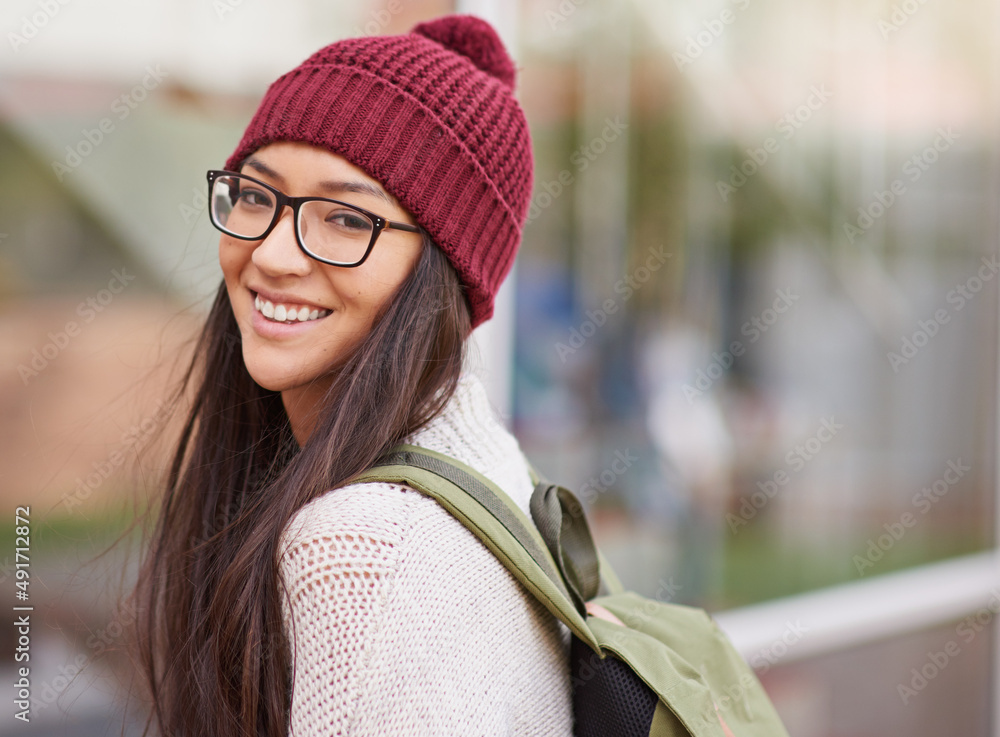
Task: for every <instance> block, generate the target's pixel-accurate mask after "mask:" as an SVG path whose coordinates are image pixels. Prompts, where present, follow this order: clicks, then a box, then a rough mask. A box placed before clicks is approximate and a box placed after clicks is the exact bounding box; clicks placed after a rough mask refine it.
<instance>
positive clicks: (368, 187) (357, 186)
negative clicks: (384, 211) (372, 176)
mask: <svg viewBox="0 0 1000 737" xmlns="http://www.w3.org/2000/svg"><path fill="white" fill-rule="evenodd" d="M316 186H318V187H319V188H320V189H322V190H325V191H327V192H330V193H332V194H338V193H340V192H354V193H356V194H367V195H371V196H372V197H378V198H379V199H381V200H383V201H384V202H385V203H386V204H387V205H391V206H393V207H397V204H396V203H395V202H394V201H393V200H392V198H390V197H389V195H388V194H387V193H386V192H385V190H384V189H382V188H381V187H379V186H377V185H375V184H370V183H369V182H359V181H352V182H343V181H333V180H325V181H322V182H319V183H318V184H317V185H316Z"/></svg>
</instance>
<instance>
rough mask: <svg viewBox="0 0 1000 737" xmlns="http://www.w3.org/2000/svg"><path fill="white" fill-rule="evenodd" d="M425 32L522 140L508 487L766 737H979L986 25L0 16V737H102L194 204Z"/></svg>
mask: <svg viewBox="0 0 1000 737" xmlns="http://www.w3.org/2000/svg"><path fill="white" fill-rule="evenodd" d="M455 11H459V12H472V13H476V14H479V15H482V16H483V17H486V18H487V19H489V20H490V21H492V22H493V23H494V24H495V25H496V26H497V27H498V28H499V29H500V31H501V33H502V35H503V36H504V39H505V41H506V42H507V44H508V46H509V48H510V49H511V51H512V54H513V55H514V57H515V58H516V60H517V62H518V65H519V68H520V76H519V87H518V95H519V98H520V100H521V102H522V104H523V105H524V108H525V110H526V112H527V115H528V119H529V122H530V124H531V128H532V135H533V139H534V149H535V156H536V169H535V185H534V193H533V198H532V205H531V210H530V212H529V216H528V224H527V225H526V227H525V231H524V241H523V245H522V249H521V253H520V256H519V258H518V263H517V266H516V270H515V272H514V274H513V276H512V278H511V279H510V280H509V282H508V283H507V284H506V285H505V288H504V291H503V293H502V295H503V296H502V299H501V301H500V304H499V306H498V311H497V317H496V318H495V319H494V320H493V321H492V322H491V323H489V324H488V325H487V326H486V327H485V328H484V329H481V330H480V331H478V335H477V339H478V344H479V351H478V352H479V361H480V363H481V367H482V370H483V371H484V372H485V373H486V374H487V375H488V377H489V381H490V390H491V393H492V396H493V400H494V403H495V404H496V406H497V408H498V409H499V410H500V411H501V413H502V414H503V415H504V416H505V418H506V419H507V421H508V422H509V424H510V425H511V427H512V428H513V429H514V431H515V433H516V434H517V436H518V438H519V439H520V441H521V443H522V446H523V448H524V449H525V451H526V453H527V454H528V455H529V457H531V458H532V459H534V460H535V462H536V463H537V465H538V466H539V467H540V468H541V470H542V471H543V472H545V473H546V474H547V475H548V476H549V477H551V478H554V479H556V480H558V481H560V482H561V483H563V484H564V485H566V486H569V487H571V488H572V489H573V490H574V491H575V492H576V493H577V495H578V496H580V497H581V498H582V499H583V500H584V502H585V504H586V505H587V507H588V513H589V516H590V519H591V521H592V526H593V528H594V532H595V535H596V536H597V538H598V542H599V544H600V545H601V546H602V547H603V548H604V549H605V551H606V552H607V554H608V556H609V558H610V559H611V561H612V562H613V564H614V565H615V567H616V569H617V571H618V573H619V574H620V576H621V578H622V579H623V581H624V583H625V584H626V585H627V586H629V587H631V588H634V589H636V590H638V591H640V592H641V593H643V594H645V595H647V596H650V597H654V598H657V599H659V600H661V601H673V602H678V603H685V604H695V605H698V606H703V607H706V608H708V609H709V610H710V611H712V612H713V613H716V614H717V616H718V619H719V621H720V623H721V624H722V625H723V627H724V628H725V629H726V630H727V631H728V632H729V633H730V635H731V636H732V637H733V639H734V641H735V642H736V643H737V645H738V646H739V648H740V649H741V651H742V652H743V653H744V655H745V656H746V657H747V659H748V660H749V661H750V663H751V665H753V666H754V667H755V668H756V669H757V672H758V674H759V675H760V677H761V679H762V681H763V682H764V684H765V687H766V688H767V689H768V691H769V693H770V694H771V696H772V698H773V700H774V702H775V704H776V706H777V707H778V710H779V712H780V713H781V714H782V716H783V718H784V719H785V721H786V723H787V726H788V728H789V731H790V733H791V734H792V735H794V736H796V737H798V736H801V737H813V736H816V737H867V736H869V735H885V734H907V735H909V736H910V737H920V736H922V735H940V734H963V735H1000V723H998V715H997V713H995V712H994V709H995V708H996V704H997V703H1000V698H998V686H997V679H996V676H995V671H996V665H997V663H998V657H1000V639H998V638H997V637H995V630H996V626H997V625H996V621H995V616H996V614H997V613H998V612H1000V574H998V570H1000V568H998V566H997V564H996V560H997V557H996V554H995V550H996V544H997V543H996V539H997V538H996V531H997V507H996V499H997V473H996V463H997V453H996V448H997V433H996V427H997V413H998V406H1000V396H998V394H1000V392H998V360H997V357H998V342H997V335H998V323H997V315H998V304H997V281H998V278H997V277H998V273H1000V260H998V259H1000V254H998V248H997V244H998V238H997V236H998V232H997V231H998V224H1000V220H998V212H997V207H996V203H997V201H998V194H1000V192H998V188H1000V181H998V174H1000V166H998V163H1000V162H998V150H997V133H998V131H997V120H998V115H997V114H998V109H1000V74H998V72H1000V67H998V62H1000V58H998V51H997V48H998V44H997V43H996V41H997V30H996V29H997V27H998V26H997V21H998V20H1000V17H998V16H1000V4H998V3H996V2H987V1H986V0H968V1H967V2H964V3H961V4H950V5H949V4H944V3H941V2H934V1H933V0H930V1H928V0H891V1H890V0H878V1H876V2H860V1H858V0H853V1H850V0H822V1H820V2H812V3H800V2H792V1H791V0H773V1H772V2H768V3H762V2H758V1H757V0H719V1H715V0H712V1H710V2H694V1H693V0H681V1H680V2H675V3H663V2H658V1H657V0H628V1H627V2H622V1H618V2H612V1H611V0H520V1H519V2H514V1H513V0H511V1H510V2H504V3H501V2H499V1H498V0H494V1H492V2H491V1H488V0H480V1H479V2H475V1H473V0H469V1H468V2H450V1H445V0H440V1H437V0H372V1H371V2H366V1H362V0H358V1H357V2H346V1H344V2H341V1H328V2H323V1H322V0H289V1H288V2H284V3H280V4H279V3H275V2H270V3H267V2H264V0H171V1H170V2H167V1H166V0H160V1H159V2H144V3H127V2H122V1H121V0H72V1H70V0H7V1H6V2H5V3H4V10H3V13H2V15H0V18H2V28H0V30H2V31H3V35H4V38H5V39H6V41H5V43H4V44H2V45H3V48H0V418H2V420H3V421H2V423H0V437H2V441H3V442H0V468H2V470H3V473H2V474H0V500H2V503H3V505H4V507H3V509H4V510H5V513H6V514H7V515H9V517H8V519H9V520H10V523H9V524H8V525H5V526H3V527H2V528H0V542H2V545H3V548H2V549H0V561H2V562H0V596H3V597H4V598H3V601H9V602H11V603H12V605H16V604H17V602H16V599H15V595H16V592H17V589H16V587H15V584H16V582H17V579H16V573H15V571H16V562H17V559H16V553H15V545H16V543H15V521H14V515H15V509H16V508H17V507H19V506H29V507H30V513H29V516H30V522H31V546H30V547H31V549H30V560H31V567H30V572H31V578H30V579H29V580H30V597H31V598H30V602H31V603H32V604H33V605H34V606H35V610H34V611H33V612H32V620H31V622H32V631H31V638H32V639H31V643H32V645H31V648H32V649H31V665H32V669H31V672H32V695H31V701H32V721H31V723H30V725H23V724H22V723H21V722H19V721H18V720H16V719H15V718H14V714H13V711H15V710H16V709H15V708H14V707H13V706H12V705H10V700H9V699H8V700H6V701H5V703H7V704H8V706H5V707H3V710H2V711H0V735H3V734H8V733H9V734H21V733H24V734H38V735H57V734H58V735H62V734H74V735H84V734H94V735H98V734H111V733H115V734H117V733H118V732H119V730H120V728H121V726H122V723H123V720H124V723H125V725H126V729H127V733H131V732H128V730H131V729H133V727H132V726H131V725H132V720H133V718H134V716H133V715H132V713H131V712H130V713H129V714H128V715H125V714H124V713H123V703H124V696H125V694H127V692H128V689H129V684H130V679H131V675H130V673H131V671H130V667H129V663H128V660H127V658H126V657H125V656H124V654H123V653H122V651H121V632H122V628H123V626H124V625H127V624H128V623H129V622H130V621H131V619H132V618H134V612H129V611H125V610H123V609H122V607H120V606H118V604H117V595H118V593H120V591H121V590H122V588H123V587H124V588H127V586H128V583H129V574H130V572H131V570H132V565H133V564H134V562H135V557H136V555H137V550H136V548H135V547H134V546H132V547H129V546H128V545H125V546H117V547H116V548H114V549H113V550H112V552H109V553H107V554H106V555H100V554H101V553H102V552H103V551H105V550H106V549H107V547H108V545H109V544H110V543H111V542H112V541H113V540H114V539H115V538H116V536H118V535H120V534H122V532H123V531H124V530H125V529H126V526H127V524H128V522H129V520H130V519H131V516H132V515H134V514H135V512H136V510H137V509H141V508H142V507H143V505H144V501H143V500H144V499H148V498H149V497H148V494H149V493H150V489H149V484H147V483H144V481H146V480H147V477H146V476H145V475H144V474H146V473H155V470H156V468H157V462H158V461H157V459H158V458H161V457H162V456H161V455H158V453H157V449H156V448H155V447H154V439H155V438H156V437H157V436H158V434H159V433H160V432H161V431H162V430H165V429H169V428H166V427H165V423H166V419H165V418H164V417H163V413H162V412H161V411H160V408H161V406H162V405H161V401H162V398H163V396H164V395H165V391H166V387H167V386H168V385H169V382H170V380H171V378H172V377H174V376H175V373H174V371H175V368H176V365H175V359H176V358H177V356H182V355H183V354H184V353H183V352H184V346H185V345H186V342H185V341H186V340H188V339H189V337H190V335H191V333H192V331H193V330H194V329H195V328H196V326H197V325H198V322H199V319H200V318H201V316H202V315H203V314H204V312H205V310H206V309H207V304H208V302H207V300H208V298H209V296H210V295H211V294H212V292H213V291H214V289H215V287H216V286H217V284H218V283H219V280H220V278H221V277H220V272H219V270H218V265H217V262H216V251H215V248H216V244H217V242H218V240H217V235H218V234H217V232H216V231H214V230H213V229H212V227H211V225H210V224H209V223H208V220H207V217H206V214H205V204H206V201H205V194H206V192H205V190H206V186H205V178H204V172H205V170H206V169H209V168H215V167H218V166H221V165H222V163H223V162H224V161H225V158H226V157H227V156H228V154H229V153H230V152H231V151H232V150H233V148H234V147H235V145H236V143H237V141H238V139H239V136H240V134H241V132H242V130H243V128H244V127H245V125H246V123H247V122H248V121H249V118H250V116H251V114H252V113H253V110H254V109H255V107H256V104H257V102H258V101H259V99H260V97H261V95H262V94H263V92H264V90H265V89H266V86H267V84H268V83H270V81H272V80H273V79H274V78H276V77H277V76H278V75H280V74H281V73H283V72H285V71H287V69H289V68H291V67H292V66H294V65H296V64H298V63H299V62H300V61H301V60H302V59H304V58H305V57H306V56H308V55H309V54H311V53H312V52H313V51H315V50H316V49H318V48H320V47H321V46H323V45H326V44H328V43H330V42H332V41H334V40H337V39H339V38H344V37H348V36H356V35H364V34H382V33H402V32H405V31H407V30H408V29H409V28H410V27H411V26H412V25H413V24H414V23H416V22H418V21H420V20H424V19H427V18H431V17H434V16H437V15H441V14H445V13H449V12H455ZM139 456H143V457H146V458H147V462H146V463H145V464H140V465H138V466H137V465H136V464H135V460H136V458H137V457H139ZM133 538H134V535H133V536H131V537H129V538H126V541H132V542H134V539H133ZM98 556H99V557H98ZM16 639H17V632H16V631H15V629H14V628H13V627H12V626H9V627H8V626H2V627H0V662H2V663H3V668H2V670H3V679H2V680H3V681H4V682H7V679H8V677H9V678H10V681H11V682H13V681H14V680H16V676H15V666H16V665H17V663H15V661H14V653H15V647H16V645H17V642H16ZM8 710H10V714H9V715H8V713H7V712H8Z"/></svg>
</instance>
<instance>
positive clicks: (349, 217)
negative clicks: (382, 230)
mask: <svg viewBox="0 0 1000 737" xmlns="http://www.w3.org/2000/svg"><path fill="white" fill-rule="evenodd" d="M326 222H327V223H329V224H330V225H334V226H336V227H337V228H340V229H341V230H345V231H350V232H359V231H368V230H371V227H372V226H371V223H370V222H369V221H368V219H367V218H366V217H364V216H363V215H359V214H358V213H356V212H353V211H352V210H333V211H331V212H330V213H329V214H328V215H327V216H326Z"/></svg>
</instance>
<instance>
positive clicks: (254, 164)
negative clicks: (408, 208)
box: [244, 156, 398, 207]
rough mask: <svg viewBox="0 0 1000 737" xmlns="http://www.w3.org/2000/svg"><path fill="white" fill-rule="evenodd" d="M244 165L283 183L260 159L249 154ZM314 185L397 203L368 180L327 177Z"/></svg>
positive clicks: (331, 191) (333, 191) (338, 192)
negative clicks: (340, 179) (343, 179)
mask: <svg viewBox="0 0 1000 737" xmlns="http://www.w3.org/2000/svg"><path fill="white" fill-rule="evenodd" d="M244 166H249V167H250V168H251V169H253V170H254V171H257V172H259V173H261V174H264V175H266V176H268V177H270V178H271V179H273V180H275V181H276V182H278V183H279V184H282V185H283V184H284V183H285V178H284V177H283V176H281V175H280V174H279V173H278V172H276V171H275V170H274V169H272V168H271V167H269V166H268V165H267V164H265V163H264V162H263V161H261V160H260V159H257V158H254V157H252V156H251V157H250V158H249V159H247V160H246V162H245V163H244ZM316 186H317V187H318V188H319V189H322V190H325V191H326V192H330V193H331V194H340V193H341V192H354V193H355V194H367V195H371V196H373V197H378V198H379V199H380V200H383V201H384V202H385V203H386V204H388V205H391V206H393V207H398V203H396V202H395V201H394V200H393V199H392V198H391V197H390V196H389V195H388V193H387V192H386V191H385V190H384V189H382V188H381V187H379V186H378V185H377V184H372V183H370V182H362V181H350V182H347V181H338V180H332V179H328V180H324V181H322V182H318V183H317V185H316Z"/></svg>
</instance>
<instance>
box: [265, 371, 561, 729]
mask: <svg viewBox="0 0 1000 737" xmlns="http://www.w3.org/2000/svg"><path fill="white" fill-rule="evenodd" d="M408 442H410V443H412V444H414V445H419V446H421V447H424V448H428V449H430V450H435V451H439V452H441V453H446V454H447V455H449V456H452V457H454V458H456V459H458V460H460V461H462V462H463V463H465V464H467V465H469V466H471V467H472V468H474V469H476V470H478V471H479V472H480V473H482V474H483V475H484V476H486V477H487V478H489V479H490V480H492V481H493V482H494V483H496V484H497V485H498V486H499V487H500V488H501V489H503V490H505V491H506V492H507V493H508V494H509V495H510V497H511V498H512V499H513V500H514V501H515V502H516V503H517V504H518V506H520V507H521V509H522V510H524V512H525V513H526V514H528V502H529V499H530V498H531V492H532V489H533V487H532V484H531V481H530V478H529V475H528V467H527V462H526V460H525V458H524V455H523V454H522V453H521V450H520V448H519V446H518V444H517V441H516V440H515V439H514V437H513V436H512V435H510V433H508V432H507V431H506V430H505V429H504V427H503V426H502V425H501V424H500V422H499V421H498V419H497V417H496V415H495V413H494V411H493V408H492V406H491V405H490V403H489V400H488V399H487V396H486V391H485V389H484V387H483V386H482V384H481V383H480V382H479V380H478V379H477V378H475V377H474V376H472V375H470V374H466V375H465V376H463V378H462V380H461V382H460V384H459V387H458V391H457V392H456V394H455V396H454V398H453V399H452V400H451V401H450V402H449V404H448V405H447V406H446V408H445V409H444V411H443V413H442V414H441V415H440V416H439V417H437V418H436V419H435V420H434V421H433V422H432V423H431V424H430V425H429V426H428V427H426V428H425V429H423V430H421V431H420V432H418V433H416V434H415V435H414V436H413V437H412V438H410V439H409V440H408ZM282 543H283V545H282V551H283V552H282V556H281V561H280V572H281V576H282V579H283V581H284V583H285V585H286V586H287V589H288V592H289V597H290V599H288V598H286V599H283V602H282V605H283V614H284V624H285V632H286V633H287V634H288V637H289V641H290V642H291V644H292V650H293V672H294V681H293V686H292V704H291V723H290V732H289V733H290V735H292V737H321V736H322V737H329V736H330V735H350V736H352V737H368V736H374V735H379V736H380V737H418V736H419V735H434V736H436V737H437V736H441V735H445V736H447V735H454V736H455V737H459V736H461V737H471V736H473V735H516V736H517V737H521V736H527V735H539V737H541V736H542V735H544V736H545V737H563V736H564V735H570V734H571V733H572V721H573V717H572V705H571V690H570V680H569V666H568V647H569V631H568V630H567V629H566V628H565V626H564V625H562V623H560V622H559V621H558V620H556V619H555V618H554V617H553V616H552V615H551V614H550V613H549V612H548V611H547V610H546V609H545V608H544V607H543V606H542V605H541V604H539V603H538V602H537V601H536V600H535V599H534V598H533V597H532V596H531V594H529V593H528V592H527V590H526V589H525V588H524V587H523V586H522V585H521V584H520V583H519V582H518V581H517V580H516V579H515V578H514V577H513V576H512V575H511V574H510V573H509V572H508V571H507V569H505V568H504V567H503V565H502V564H501V563H500V562H499V561H498V560H497V559H496V558H495V557H494V556H493V554H492V553H491V552H490V551H489V550H488V549H487V548H486V547H485V546H484V545H483V544H482V543H481V542H480V541H479V539H478V538H476V537H475V536H474V535H473V534H472V533H471V532H469V531H468V530H467V529H465V527H464V526H463V525H462V523H461V522H459V521H458V520H456V519H455V518H454V517H452V515H451V514H450V513H449V512H448V511H447V510H445V509H444V508H443V507H441V506H440V505H439V504H438V503H437V502H436V501H434V500H433V499H431V498H430V497H427V496H424V495H423V494H421V493H420V492H418V491H415V490H413V489H411V488H409V487H407V486H402V485H396V484H382V483H377V484H355V485H353V486H346V487H344V488H341V489H336V490H333V491H330V492H327V493H326V494H325V495H323V496H321V497H319V498H318V499H315V500H313V501H312V502H310V503H309V504H307V505H306V506H305V507H303V508H302V509H301V510H299V512H298V513H296V515H295V516H294V517H293V518H292V520H291V521H290V523H289V525H288V527H287V528H286V529H285V531H284V534H283V537H282Z"/></svg>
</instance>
